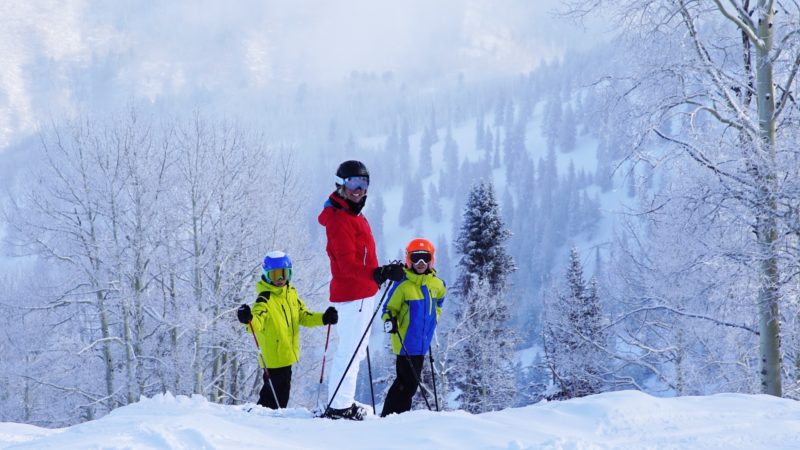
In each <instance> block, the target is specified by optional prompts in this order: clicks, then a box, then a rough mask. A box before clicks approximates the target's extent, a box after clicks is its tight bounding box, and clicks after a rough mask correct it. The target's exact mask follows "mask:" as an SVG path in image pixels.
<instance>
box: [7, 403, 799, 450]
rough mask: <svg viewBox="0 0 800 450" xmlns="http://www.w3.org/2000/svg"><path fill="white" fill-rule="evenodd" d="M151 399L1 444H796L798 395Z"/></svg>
mask: <svg viewBox="0 0 800 450" xmlns="http://www.w3.org/2000/svg"><path fill="white" fill-rule="evenodd" d="M249 407H252V405H244V406H223V405H218V404H215V403H210V402H207V401H206V400H205V399H203V398H202V397H192V398H188V397H183V396H179V397H173V396H171V395H164V396H158V397H155V398H150V399H144V400H142V401H140V402H138V403H135V404H132V405H129V406H125V407H122V408H119V409H117V410H115V411H114V412H112V413H111V414H109V415H108V416H105V417H103V418H102V419H99V420H95V421H92V422H86V423H83V424H80V425H76V426H73V427H69V428H62V429H57V430H49V429H44V428H38V427H35V426H29V425H19V424H12V423H0V448H3V449H9V450H11V449H14V450H22V449H44V448H49V449H81V450H85V449H100V448H103V449H121V448H128V449H153V450H155V449H201V448H202V449H242V448H269V449H317V448H319V449H321V448H325V449H370V450H375V449H387V450H388V449H408V448H413V449H434V448H435V449H482V450H487V449H507V450H516V449H644V448H647V449H695V450H702V449H729V450H730V449H748V450H753V449H770V450H779V449H796V448H800V403H798V402H796V401H792V400H786V399H779V398H775V397H770V396H765V395H758V396H753V395H741V394H722V395H715V396H710V397H681V398H669V399H665V398H656V397H651V396H649V395H647V394H644V393H641V392H634V391H624V392H614V393H608V394H601V395H595V396H590V397H585V398H581V399H575V400H570V401H566V402H557V403H540V404H537V405H532V406H528V407H525V408H514V409H508V410H505V411H499V412H492V413H486V414H480V415H471V414H469V413H466V412H464V411H456V412H441V413H435V412H428V411H415V412H411V413H407V414H403V415H400V416H391V417H389V418H386V419H382V420H378V419H375V418H374V417H371V418H368V419H367V420H366V421H364V422H347V421H330V420H324V419H311V418H310V416H311V414H310V413H309V412H308V410H306V409H302V408H292V409H288V410H285V411H281V412H273V411H269V410H264V409H260V408H259V407H256V408H258V409H256V410H254V411H252V412H247V411H246V410H247V409H248V408H249Z"/></svg>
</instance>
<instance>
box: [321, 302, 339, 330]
mask: <svg viewBox="0 0 800 450" xmlns="http://www.w3.org/2000/svg"><path fill="white" fill-rule="evenodd" d="M338 322H339V312H338V311H336V308H334V307H333V306H328V309H326V310H325V312H324V313H322V324H323V325H336V324H337V323H338Z"/></svg>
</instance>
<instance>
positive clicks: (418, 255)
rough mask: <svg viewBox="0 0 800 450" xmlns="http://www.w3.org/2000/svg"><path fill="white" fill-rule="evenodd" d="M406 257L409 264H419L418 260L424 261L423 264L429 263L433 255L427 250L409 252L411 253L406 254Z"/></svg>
mask: <svg viewBox="0 0 800 450" xmlns="http://www.w3.org/2000/svg"><path fill="white" fill-rule="evenodd" d="M408 259H409V261H411V264H413V265H415V266H416V265H417V264H419V263H420V261H422V262H424V263H425V264H430V263H431V259H433V255H431V254H430V253H428V252H411V254H410V255H408Z"/></svg>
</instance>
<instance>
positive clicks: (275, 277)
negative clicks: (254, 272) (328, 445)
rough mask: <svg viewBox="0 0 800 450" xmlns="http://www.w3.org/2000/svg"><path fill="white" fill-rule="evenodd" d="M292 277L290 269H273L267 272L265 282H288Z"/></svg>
mask: <svg viewBox="0 0 800 450" xmlns="http://www.w3.org/2000/svg"><path fill="white" fill-rule="evenodd" d="M291 275H292V269H274V270H270V271H269V272H267V280H269V281H280V280H287V281H288V280H289V277H290V276H291Z"/></svg>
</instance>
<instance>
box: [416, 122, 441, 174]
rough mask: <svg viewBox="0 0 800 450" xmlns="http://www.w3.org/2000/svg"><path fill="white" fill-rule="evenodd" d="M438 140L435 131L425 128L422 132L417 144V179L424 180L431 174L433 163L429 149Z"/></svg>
mask: <svg viewBox="0 0 800 450" xmlns="http://www.w3.org/2000/svg"><path fill="white" fill-rule="evenodd" d="M437 140H438V138H437V137H436V131H433V130H431V129H430V128H425V131H423V132H422V137H421V138H420V142H419V177H420V179H422V178H426V177H428V176H429V175H431V174H433V161H432V155H431V147H432V146H433V144H434V142H436V141H437Z"/></svg>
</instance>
